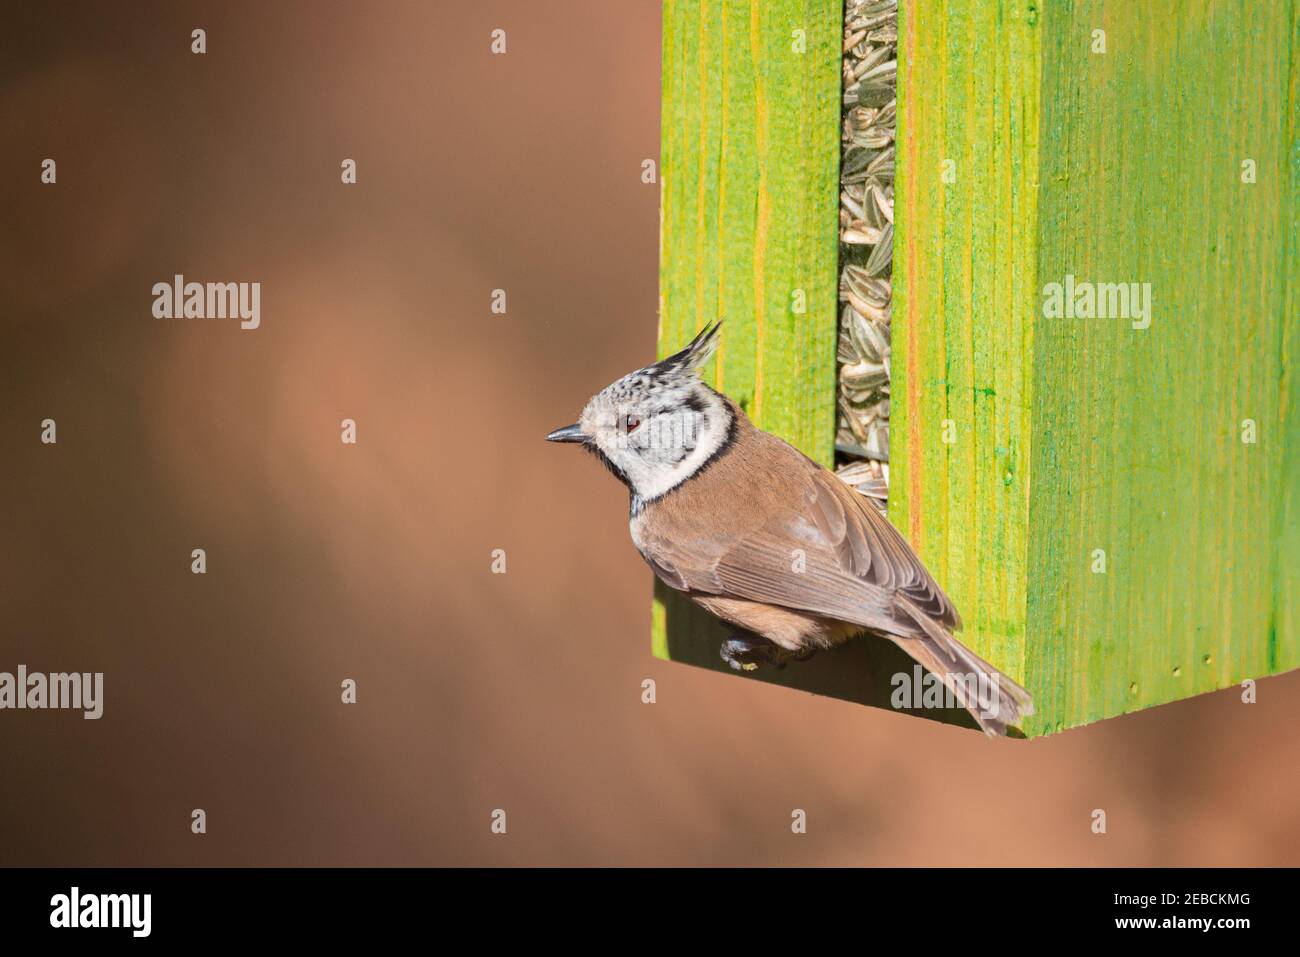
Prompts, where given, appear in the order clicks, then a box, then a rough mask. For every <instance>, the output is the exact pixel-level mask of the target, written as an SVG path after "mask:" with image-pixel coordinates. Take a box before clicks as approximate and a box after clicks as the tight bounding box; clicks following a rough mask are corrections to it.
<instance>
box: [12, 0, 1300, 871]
mask: <svg viewBox="0 0 1300 957" xmlns="http://www.w3.org/2000/svg"><path fill="white" fill-rule="evenodd" d="M196 27H202V28H203V29H205V30H206V31H207V42H208V52H207V53H206V54H205V55H202V56H196V55H193V54H192V53H191V52H190V42H191V41H190V31H191V30H192V29H194V28H196ZM497 27H500V28H504V29H505V30H506V31H507V42H508V53H507V54H506V55H504V56H493V55H491V54H490V52H489V42H490V41H489V34H490V32H491V30H493V29H494V28H497ZM0 44H2V46H0V128H3V130H4V149H3V151H0V208H3V210H4V216H5V228H4V229H3V230H2V231H0V244H2V245H0V264H2V265H0V304H2V305H3V314H2V318H0V322H2V326H0V328H2V330H3V338H2V339H0V398H2V400H3V404H2V408H0V417H2V421H0V456H3V463H4V467H3V469H2V470H0V476H2V477H0V481H2V482H3V503H4V504H3V511H2V512H0V516H3V525H2V526H0V612H2V613H3V628H2V630H0V671H14V670H15V669H16V667H17V666H18V665H19V664H20V663H21V664H26V665H27V666H28V667H29V668H30V669H32V670H40V671H63V670H75V671H103V672H105V673H106V674H105V714H104V717H103V718H102V719H101V720H100V721H85V720H83V719H82V718H81V716H80V715H79V714H78V713H75V712H57V711H45V712H32V711H23V712H17V711H4V712H0V762H3V765H2V767H3V770H2V771H0V781H2V782H3V783H2V784H0V863H4V864H10V865H16V864H81V865H113V864H128V865H136V864H162V865H167V864H170V865H176V864H181V865H185V864H208V865H234V864H281V865H286V864H405V865H419V864H656V865H657V864H834V865H848V864H907V865H911V864H945V865H946V864H983V863H988V864H1296V863H1300V818H1298V817H1297V814H1296V807H1297V806H1298V805H1300V801H1298V798H1300V771H1298V770H1297V769H1298V768H1300V740H1298V736H1297V735H1296V734H1295V731H1294V728H1295V723H1296V717H1297V715H1298V714H1300V675H1297V674H1295V673H1293V674H1290V675H1286V676H1282V677H1279V678H1271V679H1267V680H1265V681H1263V682H1262V683H1261V685H1260V688H1259V703H1258V704H1256V705H1253V706H1246V705H1243V704H1241V703H1239V696H1238V694H1237V693H1236V692H1235V691H1231V690H1230V691H1226V692H1223V693H1220V694H1217V695H1212V696H1208V697H1202V698H1198V699H1195V700H1192V701H1187V702H1182V703H1179V704H1175V705H1169V706H1166V707H1162V708H1157V709H1155V710H1153V711H1150V712H1146V713H1143V714H1139V715H1135V716H1130V717H1127V718H1122V719H1118V720H1114V721H1109V722H1106V723H1104V724H1102V725H1098V726H1094V727H1091V728H1086V729H1083V730H1078V731H1073V732H1068V733H1066V734H1063V735H1060V736H1056V737H1051V738H1047V739H1045V740H1041V741H1036V742H1032V743H1025V742H1014V741H998V742H994V741H988V740H985V739H984V738H982V737H981V736H979V735H978V734H975V733H972V732H969V731H963V730H959V729H954V728H951V727H945V726H942V725H937V724H934V723H931V722H928V721H922V720H916V719H909V718H905V717H901V716H898V715H892V714H888V713H885V712H881V711H876V710H871V709H866V708H862V707H857V706H854V705H850V704H845V703H843V702H839V701H835V700H829V699H822V698H815V697H812V696H809V695H805V694H800V693H796V692H792V691H788V690H785V689H781V688H776V687H771V686H766V685H763V684H760V683H757V682H749V681H743V680H737V679H732V678H727V677H720V676H717V675H713V674H709V673H706V672H704V671H700V670H696V669H693V668H689V667H685V666H680V665H671V664H665V663H662V662H657V661H655V660H654V659H652V658H651V656H650V649H649V634H648V630H649V614H650V590H651V589H650V586H651V576H650V572H649V571H648V570H647V568H646V567H645V565H644V564H643V562H642V561H641V559H640V558H639V557H638V556H637V554H636V552H635V551H634V550H633V548H632V546H631V544H630V542H629V541H628V534H627V526H626V508H627V502H626V493H625V492H624V490H623V489H622V487H621V486H619V485H618V484H617V483H616V482H615V481H613V480H612V479H611V478H610V477H609V476H608V475H607V474H605V472H604V471H603V470H602V469H601V468H600V467H599V466H598V465H597V463H596V462H595V461H594V460H592V459H590V458H589V457H587V456H584V455H582V454H580V453H578V452H577V451H575V450H573V449H571V448H558V447H555V446H548V445H546V444H545V443H543V442H542V436H543V435H545V433H546V432H547V431H548V430H549V429H551V428H553V427H555V426H559V425H563V424H566V423H568V422H570V421H572V420H573V418H574V416H575V414H576V412H577V411H578V409H579V408H580V407H581V405H582V403H583V402H584V401H585V399H586V398H587V397H588V396H589V395H590V394H591V393H592V392H594V391H595V390H597V389H598V388H600V387H601V386H603V385H605V384H606V383H607V382H608V381H609V380H611V379H613V378H614V377H616V376H617V375H620V374H622V373H623V372H626V371H628V370H629V369H631V368H633V367H635V366H638V365H641V364H643V363H645V362H647V361H649V360H650V359H651V358H652V355H653V350H654V343H655V322H656V318H655V314H656V254H657V230H658V211H657V204H658V191H657V188H656V187H654V186H646V185H644V184H642V183H641V181H640V173H641V166H640V164H641V161H642V160H643V159H646V158H653V157H657V155H658V129H659V108H658V103H659V91H658V82H659V8H658V4H657V3H654V2H649V0H637V2H622V3H609V2H601V0H590V2H551V3H541V4H538V3H524V2H518V3H478V2H470V0H465V2H460V3H389V2H384V3H368V4H353V5H348V6H345V5H343V4H320V3H298V4H290V3H283V2H276V3H266V4H262V3H239V4H228V3H221V4H218V3H212V4H197V5H196V4H180V3H170V2H169V3H161V2H159V3H148V4H145V3H137V4H132V5H130V6H129V7H128V6H125V5H107V4H93V3H88V4H69V3H57V4H49V5H37V4H28V5H22V6H14V7H11V8H9V9H8V11H7V13H6V24H5V28H4V31H3V37H2V39H0ZM46 157H52V158H54V159H56V160H57V162H58V183H57V185H54V186H47V185H42V184H41V183H40V179H39V177H40V163H41V161H42V159H44V158H46ZM344 158H353V159H355V160H356V161H357V164H358V180H359V182H358V184H357V185H355V186H344V185H342V184H341V183H340V181H339V173H340V166H339V164H340V163H341V162H342V160H343V159H344ZM175 273H183V274H184V275H185V276H186V278H187V279H191V280H196V281H246V282H251V281H260V282H261V283H262V327H261V328H260V329H258V330H256V331H243V330H240V329H239V328H238V326H237V323H235V322H234V321H229V320H227V321H211V322H206V321H202V320H188V321H185V320H172V321H166V320H155V319H153V318H152V316H151V312H150V310H151V306H152V301H153V296H152V293H151V287H152V285H153V284H154V283H155V282H160V281H163V282H165V281H169V280H170V279H171V277H172V276H173V275H174V274H175ZM494 288H504V289H505V290H506V291H507V295H508V307H509V311H508V314H507V315H506V316H504V317H503V316H497V315H493V314H491V312H490V310H489V300H490V295H491V290H493V289H494ZM47 417H49V418H54V419H56V420H57V423H58V444H57V445H56V446H44V445H42V444H40V442H39V433H40V422H41V420H42V419H44V418H47ZM343 418H354V419H356V421H357V423H358V431H359V441H358V444H357V445H355V446H347V445H343V444H342V443H341V442H340V441H339V422H340V420H341V419H343ZM196 547H203V548H206V549H207V553H208V567H209V570H208V573H207V575H206V576H196V575H192V574H191V573H190V570H189V569H190V551H191V549H193V548H196ZM495 548H503V549H505V550H506V552H507V556H508V573H507V574H505V575H493V574H491V572H490V563H491V551H492V550H493V549H495ZM349 677H350V678H355V679H356V680H357V682H358V697H359V701H358V703H357V704H356V705H353V706H347V705H343V704H341V703H340V700H339V695H340V690H339V685H340V682H341V681H342V680H343V679H344V678H349ZM646 677H652V678H654V679H655V680H656V681H657V682H658V703H657V704H654V705H645V704H642V703H641V700H640V693H641V688H640V683H641V681H642V679H644V678H646ZM193 808H203V809H205V810H206V811H207V814H208V833H207V834H206V835H203V836H195V835H193V834H191V833H190V811H191V809H193ZM494 808H504V809H506V811H507V812H508V815H509V817H508V822H509V833H508V834H507V835H505V836H494V835H492V834H491V833H490V831H489V815H490V813H491V811H492V809H494ZM793 808H803V809H804V810H806V811H807V813H808V823H809V830H808V833H807V834H806V835H802V836H799V835H794V834H792V833H791V831H790V814H791V810H792V809H793ZM1094 808H1103V809H1105V810H1106V811H1107V814H1108V816H1109V833H1108V834H1106V835H1105V836H1096V835H1093V834H1092V833H1091V832H1090V829H1089V825H1090V813H1091V811H1092V810H1093V809H1094Z"/></svg>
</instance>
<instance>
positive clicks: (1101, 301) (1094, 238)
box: [653, 0, 1300, 736]
mask: <svg viewBox="0 0 1300 957" xmlns="http://www.w3.org/2000/svg"><path fill="white" fill-rule="evenodd" d="M663 17H664V20H663V110H662V157H661V164H660V166H661V183H662V217H661V220H662V226H661V228H662V236H661V264H660V327H659V347H660V352H661V354H667V353H669V352H672V351H675V350H676V349H678V348H680V346H681V345H682V344H683V343H685V342H686V341H688V340H689V339H690V338H691V336H692V334H693V333H694V332H695V331H696V330H698V329H699V328H700V327H702V326H703V325H704V324H705V323H706V322H708V321H711V320H713V319H715V318H718V317H722V318H725V320H726V322H725V325H724V330H723V341H722V345H721V348H720V349H719V351H718V355H717V358H716V360H715V363H714V365H713V368H712V369H711V370H710V373H709V381H710V382H711V384H712V385H714V386H715V387H716V388H718V389H720V390H722V391H724V392H726V393H727V394H728V395H730V396H731V397H732V398H734V399H735V400H737V401H738V402H739V403H740V405H741V406H742V407H743V408H744V409H745V410H746V411H747V412H748V413H749V415H750V416H751V417H752V418H753V419H754V421H755V422H756V423H757V424H758V425H759V426H760V427H762V428H765V429H767V430H769V431H772V432H775V433H776V434H778V435H781V436H782V437H784V438H786V439H787V440H789V441H790V442H792V443H793V444H795V445H796V446H798V447H799V448H800V449H802V450H803V451H804V452H806V453H807V454H808V455H809V456H811V457H812V458H814V459H816V460H817V461H819V462H821V463H823V464H825V465H828V466H831V465H833V464H834V462H835V455H836V452H835V442H836V427H837V411H836V409H837V389H838V385H837V350H836V347H837V337H838V325H839V322H840V319H841V317H840V308H839V298H840V297H839V283H840V263H841V246H840V237H841V222H840V200H841V181H840V176H841V169H840V157H841V147H842V143H841V134H842V123H843V120H844V117H843V115H842V102H843V98H844V96H845V91H844V87H843V82H844V81H843V77H842V73H841V70H842V56H843V55H844V52H845V47H846V39H845V19H844V17H845V12H844V8H843V6H842V4H841V2H840V0H752V2H743V3H742V2H738V0H726V2H719V0H665V3H664V14H663ZM853 39H854V37H852V36H850V37H849V40H848V42H849V43H851V42H852V41H853ZM1298 98H1300V19H1297V13H1296V10H1295V9H1294V8H1293V5H1288V4H1278V3H1265V4H1246V3H1223V2H1209V0H1186V2H1172V0H1171V2H1161V3H1157V2H1149V3H1133V2H1131V0H1122V2H1119V0H1116V2H1104V0H1093V2H1088V0H1078V2H1065V0H1016V2H1011V0H901V3H900V9H899V14H898V36H897V109H896V120H895V122H896V134H895V137H896V140H895V146H894V149H895V154H894V158H895V163H896V170H895V171H893V173H894V176H895V179H894V182H893V199H894V207H893V249H894V253H893V264H892V282H893V305H892V310H893V313H892V315H893V318H892V354H891V355H890V357H889V368H890V373H891V382H890V386H889V388H890V401H889V409H890V418H889V440H888V460H889V481H888V516H889V518H890V520H891V521H892V522H893V523H894V524H895V526H897V528H898V529H899V530H900V531H901V532H902V533H903V534H904V535H905V536H906V537H907V538H908V540H909V541H910V542H911V543H912V546H913V547H914V548H915V549H916V551H917V553H918V554H919V555H920V557H921V558H922V560H923V561H924V562H925V563H926V565H927V566H928V567H929V568H930V570H931V571H932V572H933V573H934V575H935V577H936V578H937V579H938V581H939V582H940V584H941V585H942V586H943V587H944V588H945V590H946V591H947V592H948V594H949V595H950V596H951V598H952V599H953V600H954V602H955V603H956V605H957V607H958V608H959V609H960V611H961V614H962V617H963V619H964V624H965V627H964V630H963V631H962V632H961V634H960V635H959V636H958V637H959V638H960V639H961V640H962V641H963V642H964V643H965V644H966V645H968V646H969V647H970V648H971V649H972V650H974V651H975V652H976V653H977V654H979V655H980V656H982V657H983V658H985V659H987V660H988V661H990V662H991V663H993V664H994V665H996V666H997V667H999V668H1001V669H1002V670H1004V671H1005V672H1006V673H1007V674H1009V675H1010V676H1012V677H1013V678H1015V679H1017V680H1018V681H1020V682H1021V683H1022V684H1024V686H1025V687H1026V688H1027V689H1028V690H1029V691H1030V692H1031V693H1032V694H1033V696H1034V699H1035V704H1036V707H1037V713H1036V714H1035V715H1033V716H1032V717H1031V718H1030V719H1029V720H1028V722H1027V723H1026V724H1025V725H1024V726H1023V727H1022V730H1023V731H1024V733H1025V734H1027V735H1029V736H1037V735H1043V734H1047V733H1050V732H1053V731H1060V730H1062V729H1065V728H1070V727H1074V726H1077V725H1082V724H1086V723H1088V722H1092V721H1096V720H1099V719H1102V718H1108V717H1112V716H1116V715H1120V714H1124V713H1126V712H1131V711H1137V710H1140V709H1143V708H1149V707H1152V706H1154V705H1158V704H1162V703H1165V702H1170V701H1175V700H1179V699H1182V698H1188V697H1191V696H1193V695H1197V694H1201V693H1204V692H1209V691H1214V690H1216V689H1221V688H1226V687H1229V686H1234V685H1239V684H1241V683H1242V682H1244V681H1246V680H1247V679H1258V678H1261V677H1263V676H1266V675H1271V674H1277V673H1279V672H1282V671H1286V670H1288V669H1292V668H1295V667H1297V666H1298V665H1300V121H1298V116H1297V99H1298ZM725 633H726V632H725V629H724V627H723V626H722V625H721V624H720V623H718V622H716V621H715V620H714V619H712V618H711V617H710V616H708V615H707V614H705V613H704V612H702V611H700V610H699V609H697V608H696V607H695V606H694V605H693V604H691V603H690V602H689V601H688V600H686V599H685V598H684V597H683V596H681V595H679V594H678V593H675V592H673V591H672V590H671V589H667V588H665V587H663V586H662V585H657V586H656V597H655V608H654V621H653V650H654V653H655V655H656V656H658V657H660V658H664V659H668V660H672V661H683V662H689V663H692V664H697V665H703V666H706V667H710V668H714V669H716V670H720V671H727V669H726V666H725V665H724V663H723V662H722V661H721V659H720V658H719V656H718V646H719V643H720V641H721V640H722V638H723V637H724V636H725ZM911 671H912V664H911V662H910V660H909V659H907V658H906V657H905V656H903V655H902V653H901V652H899V651H897V650H896V649H895V648H894V647H893V646H892V645H891V644H890V643H889V642H886V641H883V640H864V641H857V642H853V643H850V644H849V645H846V646H844V647H842V648H839V649H836V650H834V651H831V652H823V653H821V654H819V655H818V656H816V657H815V658H813V659H812V660H810V661H807V662H803V663H795V664H791V665H789V666H788V667H787V668H785V669H784V670H780V671H774V670H771V669H760V671H758V672H755V673H754V675H753V677H755V678H758V679H760V680H766V681H774V682H777V683H780V684H784V685H787V686H791V687H795V688H800V689H803V690H806V691H813V692H817V693H822V694H830V695H835V696H838V697H842V698H847V699H851V700H855V701H859V702H862V703H867V704H873V705H879V706H882V707H897V706H898V704H899V701H898V697H897V694H898V683H897V679H896V677H895V676H897V675H899V674H901V673H906V672H911ZM728 673H730V672H728ZM917 704H919V702H911V705H912V708H911V709H905V710H916V712H917V713H918V714H922V715H925V716H928V717H939V718H942V719H945V720H953V721H958V722H960V721H962V720H963V719H964V716H965V713H964V712H961V711H936V710H935V709H933V708H925V707H919V708H918V707H916V705H917Z"/></svg>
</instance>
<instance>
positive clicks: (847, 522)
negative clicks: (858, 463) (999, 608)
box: [810, 467, 961, 631]
mask: <svg viewBox="0 0 1300 957" xmlns="http://www.w3.org/2000/svg"><path fill="white" fill-rule="evenodd" d="M810 481H811V485H812V488H813V489H814V493H813V495H814V497H815V499H816V502H817V505H818V509H817V513H818V514H820V515H821V516H823V517H824V518H825V525H823V526H822V530H823V533H824V534H825V536H826V538H827V540H828V541H831V542H833V543H835V547H836V551H837V553H838V555H839V558H840V564H841V565H842V566H843V567H844V568H845V569H847V570H848V571H850V572H852V573H853V574H854V575H855V576H857V577H858V578H861V579H864V580H865V581H869V582H871V583H872V584H873V585H878V586H880V587H881V588H887V589H890V590H892V591H897V592H901V593H902V594H903V595H904V596H906V597H907V599H908V600H909V601H911V603H912V604H913V605H915V606H916V607H917V608H918V609H920V610H921V611H922V612H924V613H925V614H926V615H928V616H929V617H930V618H931V619H932V620H934V621H937V622H939V623H940V624H941V625H943V626H944V627H945V628H947V629H948V630H949V631H960V630H961V616H960V615H958V614H957V609H956V607H955V606H954V605H953V603H952V601H951V600H950V599H949V598H948V596H947V595H945V594H944V592H943V589H942V588H940V587H939V583H938V582H936V581H935V580H934V578H933V576H931V575H930V573H929V572H928V571H927V570H926V568H925V566H924V565H922V564H921V560H920V559H919V558H917V557H916V553H915V552H914V551H912V546H911V545H909V544H908V543H907V540H906V539H905V538H903V536H902V535H901V534H900V533H899V531H898V529H896V528H894V526H893V525H891V524H890V523H889V519H887V518H885V516H884V515H882V514H881V513H880V511H879V509H877V508H876V507H875V506H874V505H872V504H871V503H870V502H868V501H867V500H866V498H864V497H863V496H862V495H861V494H860V493H858V492H855V491H854V490H853V489H852V488H850V487H849V486H848V485H847V484H845V483H844V482H843V481H841V480H840V479H839V478H837V477H836V476H835V475H834V474H833V473H831V472H828V471H827V470H826V469H823V468H820V467H818V468H816V469H815V470H814V471H812V472H811V473H810ZM841 522H842V523H843V525H842V527H843V531H841V530H840V529H841Z"/></svg>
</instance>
